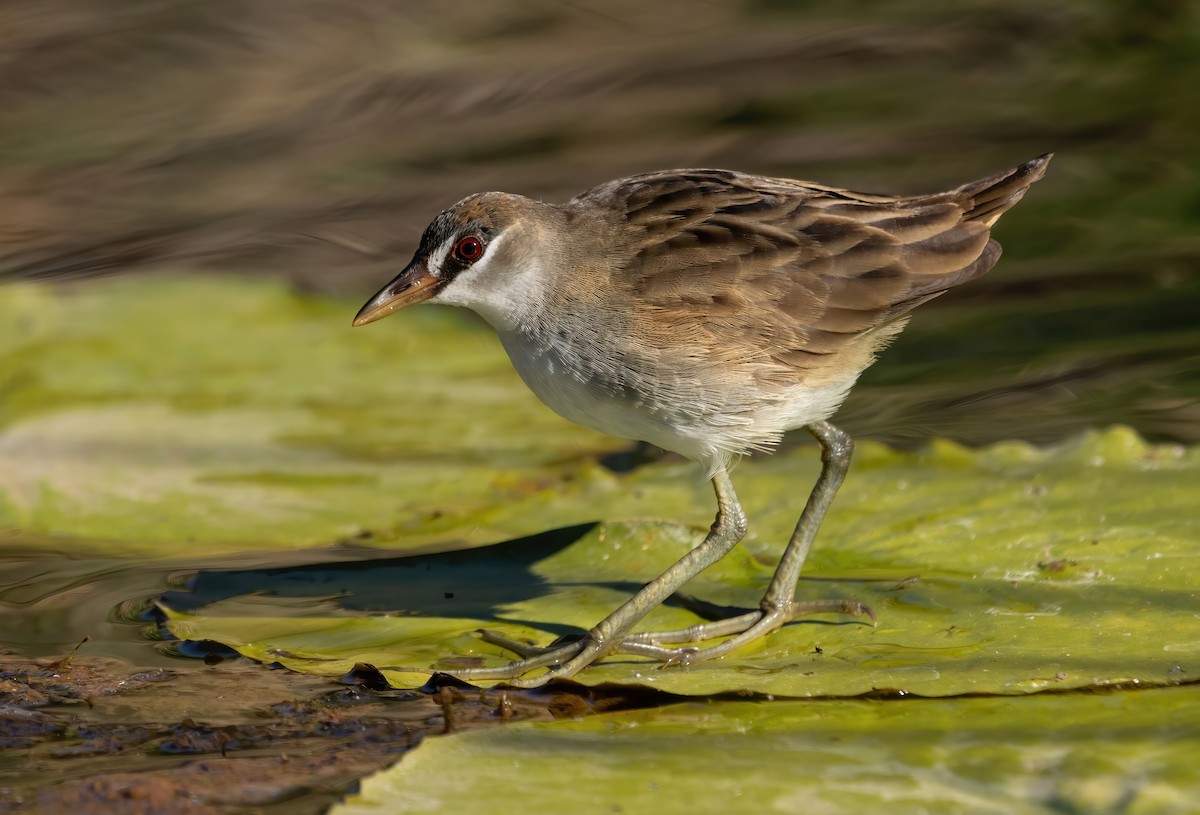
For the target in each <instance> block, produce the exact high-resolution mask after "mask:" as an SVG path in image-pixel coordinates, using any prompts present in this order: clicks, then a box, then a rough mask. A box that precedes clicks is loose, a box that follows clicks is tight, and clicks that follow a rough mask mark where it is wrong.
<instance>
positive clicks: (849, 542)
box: [172, 429, 1200, 696]
mask: <svg viewBox="0 0 1200 815" xmlns="http://www.w3.org/2000/svg"><path fill="white" fill-rule="evenodd" d="M862 452H863V455H862V456H861V457H860V459H861V460H860V462H859V465H858V466H857V467H856V468H855V469H854V470H853V472H852V475H851V476H850V478H849V479H848V480H847V483H846V486H845V487H844V489H843V495H842V496H841V497H840V499H841V500H840V501H839V502H838V503H837V504H836V505H835V509H834V511H833V512H832V513H831V515H830V518H829V520H828V522H827V524H826V526H825V528H824V529H823V530H822V533H821V536H820V537H819V539H818V547H817V548H816V549H815V551H814V557H813V558H812V560H811V563H810V568H809V569H808V571H807V575H808V576H809V578H810V579H806V580H802V581H801V587H800V595H801V596H802V597H811V598H814V599H817V598H843V599H856V600H862V601H865V602H867V603H868V604H869V605H871V606H872V608H874V610H875V611H876V613H877V614H878V616H879V625H878V627H875V628H872V627H871V626H870V625H868V624H865V623H864V622H862V621H861V620H849V619H846V618H839V617H838V616H836V615H823V616H821V617H815V618H811V619H802V620H798V621H796V622H794V623H792V624H790V625H788V626H786V627H785V628H784V629H783V630H781V631H779V632H776V633H775V634H773V635H771V636H770V637H768V638H765V639H763V640H761V641H759V642H757V643H754V644H751V645H749V646H747V647H745V648H742V649H740V650H739V651H737V652H735V653H733V654H731V655H729V656H727V657H725V658H724V659H721V660H716V661H713V662H708V663H699V664H696V665H692V666H688V667H686V668H681V667H678V666H672V667H667V668H662V667H660V666H659V665H658V664H656V663H654V662H651V661H648V660H646V659H643V658H639V657H630V656H614V657H611V658H610V659H608V660H605V661H604V662H603V663H601V664H599V665H597V666H595V667H593V668H590V669H588V670H586V671H585V672H583V674H581V675H580V676H579V677H578V679H579V680H580V681H583V682H585V683H597V682H635V683H640V684H645V685H650V686H653V687H655V688H658V689H661V690H665V691H670V692H674V693H681V694H712V693H719V692H725V691H732V690H748V691H755V692H759V693H767V694H773V695H778V696H852V695H858V694H864V693H868V692H870V691H873V690H880V689H888V690H900V691H904V692H907V693H911V694H919V695H923V696H951V695H958V694H964V693H990V694H1023V693H1030V692H1034V691H1039V690H1046V689H1056V690H1062V689H1068V688H1078V687H1084V686H1104V685H1113V684H1131V683H1132V684H1172V683H1178V682H1183V681H1190V680H1195V679H1200V614H1197V613H1196V609H1197V608H1200V602H1198V600H1200V598H1198V590H1197V586H1196V582H1195V579H1194V576H1195V575H1196V574H1198V573H1200V546H1198V545H1197V543H1198V542H1200V525H1198V524H1197V520H1196V516H1195V513H1194V508H1193V507H1194V499H1195V496H1196V495H1200V456H1198V455H1197V453H1196V451H1194V450H1193V451H1185V450H1183V449H1181V448H1177V447H1167V446H1164V447H1151V446H1148V445H1146V444H1145V443H1143V442H1142V441H1141V440H1140V439H1138V438H1137V437H1136V436H1135V435H1134V434H1132V433H1131V432H1129V431H1127V430H1122V429H1114V430H1111V431H1108V432H1106V433H1096V434H1089V435H1088V436H1086V437H1083V438H1080V439H1076V440H1074V441H1072V442H1070V443H1068V444H1065V445H1061V446H1059V447H1057V448H1054V449H1052V450H1044V451H1043V450H1036V449H1034V448H1031V447H1028V446H1026V445H1019V444H1005V445H998V446H995V447H992V448H989V449H987V450H984V451H981V452H979V453H972V452H970V451H967V450H964V449H962V448H959V447H957V446H954V445H950V444H946V443H937V444H934V445H932V446H931V447H930V448H928V449H927V450H926V451H924V452H922V453H917V454H902V453H896V452H892V451H889V450H886V449H884V448H881V447H878V446H872V445H867V446H865V449H864V450H863V451H862ZM813 458H814V456H813V455H812V453H811V451H810V450H806V449H799V450H794V451H791V452H788V453H785V454H782V455H779V456H776V457H774V458H769V459H761V460H756V461H753V462H744V463H743V466H742V467H741V468H740V469H739V470H738V473H737V479H736V480H737V482H738V483H739V484H740V485H741V487H742V491H743V492H744V493H745V494H746V495H747V496H748V497H750V496H753V502H750V501H748V503H753V506H752V508H751V518H752V519H753V520H757V521H761V523H760V524H759V526H758V529H759V532H758V533H757V535H756V536H755V537H754V538H753V539H752V540H750V541H749V542H748V543H747V545H746V546H745V547H742V548H739V549H737V550H735V551H734V553H732V554H731V555H730V556H729V557H727V558H725V559H724V560H723V561H721V562H720V563H718V564H717V565H716V566H715V567H713V568H712V569H710V570H709V571H708V572H705V573H704V574H703V575H701V576H700V577H699V578H697V579H696V580H694V581H693V582H692V583H691V584H689V586H688V587H687V591H688V592H689V593H690V594H691V595H693V596H695V597H697V598H699V599H701V600H703V601H706V602H708V603H711V604H716V605H719V606H727V607H735V608H752V607H754V606H755V604H756V603H757V601H758V598H759V596H760V595H761V593H762V591H763V589H764V588H765V586H766V583H767V581H768V580H769V578H770V576H771V572H772V570H773V568H774V565H775V561H776V560H777V558H778V555H779V551H780V548H781V547H780V545H779V544H780V539H781V538H782V537H783V535H784V534H785V533H786V531H787V527H788V526H789V525H790V524H791V523H792V522H794V514H795V511H796V508H795V504H798V503H800V495H801V494H802V492H803V486H804V485H805V484H806V482H807V481H808V479H809V478H810V477H811V476H812V475H813V474H814V472H815V467H814V466H813V463H812V459H813ZM688 482H689V478H688V476H687V473H686V472H685V471H684V470H683V468H681V467H679V466H676V465H665V466H657V467H650V468H646V469H645V470H643V471H641V472H639V473H637V474H636V475H633V476H631V477H629V478H627V479H626V485H625V487H626V489H627V490H628V491H629V492H630V493H632V494H635V495H640V496H641V498H640V499H639V500H640V501H642V502H646V504H647V506H651V505H653V506H657V507H659V510H660V512H661V513H662V514H664V515H672V514H687V512H688V508H689V507H688V505H689V503H690V502H689V501H688V500H681V498H682V496H685V495H689V496H690V498H691V500H693V501H694V500H696V499H698V498H699V496H696V495H694V494H692V493H691V492H690V491H689V490H687V489H686V488H683V487H681V485H687V484H688ZM797 485H801V486H799V487H797ZM785 499H790V500H785ZM710 500H711V499H710ZM702 534H703V533H702V530H701V529H699V528H689V527H684V526H680V525H677V524H673V523H665V522H660V521H641V522H609V523H604V524H600V525H597V526H595V527H593V528H591V529H590V530H588V531H586V532H582V531H579V533H578V534H575V535H573V536H567V537H566V539H565V540H559V541H557V542H556V543H555V542H545V541H539V540H537V539H534V540H532V541H529V540H526V541H513V542H509V543H506V544H498V545H496V546H493V547H485V548H481V549H475V550H473V551H471V552H458V553H446V554H439V555H428V556H421V557H415V558H408V559H403V558H402V559H397V560H395V561H390V562H388V563H387V564H386V565H381V564H378V563H373V564H365V565H363V566H362V573H361V576H359V577H357V578H354V579H351V578H349V577H347V576H346V572H345V570H344V568H339V570H338V571H337V573H336V575H337V576H336V578H334V577H331V576H330V574H331V573H329V572H326V571H323V570H321V569H316V570H310V571H308V572H306V573H305V574H298V573H286V574H283V573H277V574H274V575H271V576H267V575H263V574H259V575H258V577H257V578H256V577H255V576H254V575H244V576H243V578H242V581H241V583H239V584H237V589H236V591H233V590H230V591H226V592H225V594H226V595H229V596H227V597H217V596H211V597H208V598H206V600H209V601H211V602H208V603H207V605H206V606H205V607H204V608H202V609H200V612H199V614H198V615H197V616H180V617H177V618H176V619H175V621H174V622H173V623H172V631H173V632H174V633H175V634H176V635H177V636H180V637H187V638H203V639H210V640H217V641H220V642H223V643H226V644H229V645H231V646H233V647H235V648H237V649H238V650H239V651H240V652H241V653H243V654H245V655H247V656H250V657H254V658H256V659H262V660H278V661H280V662H282V663H283V664H284V665H287V666H288V667H292V668H295V669H298V670H305V671H315V672H319V673H329V674H340V673H343V672H345V671H347V670H349V668H350V667H351V666H352V665H353V664H354V663H356V662H370V663H372V664H374V665H376V666H378V667H379V668H381V669H383V670H384V672H385V674H386V675H387V676H388V677H389V679H390V681H392V682H393V683H394V684H396V685H400V686H413V685H420V684H422V683H423V682H424V681H425V679H426V678H427V677H428V675H429V673H430V672H431V671H433V670H437V669H443V670H444V669H452V668H453V667H455V666H462V665H465V664H472V663H480V664H486V665H498V664H502V663H503V662H504V661H506V660H507V659H509V658H511V655H507V654H505V653H504V652H503V651H501V650H500V649H499V648H497V647H495V646H493V645H489V644H487V643H484V642H483V641H482V640H481V639H480V638H479V636H478V635H477V634H475V633H473V632H475V631H476V629H479V628H483V627H486V628H488V629H492V630H496V631H498V632H500V633H502V634H504V635H506V636H509V637H511V638H516V639H519V640H521V639H524V640H531V641H534V642H541V643H548V642H550V641H551V640H553V639H554V638H555V637H556V636H558V635H561V634H568V633H581V632H582V631H584V630H586V628H588V627H589V626H590V625H592V624H594V623H595V622H597V621H598V620H599V619H601V618H602V617H603V616H605V615H606V614H607V613H608V612H610V611H611V610H612V609H614V608H615V607H616V606H618V605H619V604H620V603H621V602H622V601H623V600H624V599H625V598H626V597H627V596H628V595H629V594H630V593H631V592H633V591H635V590H636V589H637V588H638V587H639V586H640V585H641V583H643V582H645V581H647V580H649V579H651V578H652V577H654V576H655V575H656V574H658V573H659V572H660V571H661V570H662V569H663V568H665V567H666V566H667V565H668V564H669V563H670V562H672V561H673V560H675V559H676V558H678V557H679V556H681V555H682V554H683V553H685V552H686V551H687V550H688V549H689V548H690V547H691V546H692V545H694V543H695V542H696V541H697V540H698V538H699V537H700V536H701V535H702ZM559 537H560V538H561V537H562V536H561V535H560V536H559ZM202 579H203V578H202ZM225 579H226V580H229V579H232V578H231V576H228V575H227V576H226V578H225ZM377 584H378V585H382V586H386V587H387V589H386V591H387V597H388V601H387V602H386V603H378V604H377V605H376V606H375V607H374V608H375V609H385V608H386V610H388V611H390V612H392V613H395V614H400V615H403V616H392V617H367V618H364V617H347V616H346V615H345V613H344V612H343V613H339V614H336V615H327V616H326V617H325V619H324V621H323V622H320V621H318V620H314V619H312V618H311V617H309V618H305V619H303V620H288V619H287V618H275V619H270V618H271V616H272V614H271V610H270V607H269V604H270V602H272V601H273V600H272V597H270V596H266V597H264V596H261V595H274V596H275V597H274V601H278V598H279V596H280V595H283V594H289V593H290V594H292V595H295V596H309V597H313V596H318V595H320V594H325V595H326V597H327V599H329V600H332V599H333V598H346V600H347V601H353V602H358V603H362V602H364V601H365V599H366V598H369V597H372V596H373V595H374V594H375V593H377V592H378V589H376V588H373V586H376V585H377ZM231 585H232V584H231ZM334 587H336V589H337V591H336V592H335V593H331V592H330V589H331V588H334ZM239 592H240V594H239ZM247 595H250V596H252V599H253V601H254V605H253V607H252V608H250V609H247V608H246V606H245V604H246V603H247V602H249V601H248V600H247ZM355 598H358V599H357V600H355ZM264 605H265V606H266V607H264ZM356 608H357V609H358V610H363V606H362V605H361V604H360V605H357V606H356ZM414 615H419V616H414ZM264 616H266V617H268V619H265V620H264V619H263V618H264ZM700 621H701V618H700V617H697V616H696V615H695V614H694V613H692V611H690V610H688V608H687V607H685V605H684V604H681V603H678V602H674V603H669V604H667V605H666V606H664V607H662V608H660V609H657V610H656V611H655V612H653V613H652V614H651V616H650V617H649V618H647V620H646V621H645V622H644V624H643V625H642V626H641V628H642V629H643V630H662V629H675V628H681V627H684V626H688V625H692V624H694V623H697V622H700ZM439 636H440V637H441V638H442V639H441V642H440V643H439V642H437V641H436V637H439ZM431 638H434V639H431Z"/></svg>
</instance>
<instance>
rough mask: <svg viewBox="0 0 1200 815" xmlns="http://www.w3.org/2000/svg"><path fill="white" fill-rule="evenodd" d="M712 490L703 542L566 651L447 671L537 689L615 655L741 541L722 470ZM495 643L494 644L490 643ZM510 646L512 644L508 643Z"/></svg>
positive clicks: (742, 522)
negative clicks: (711, 514) (636, 629)
mask: <svg viewBox="0 0 1200 815" xmlns="http://www.w3.org/2000/svg"><path fill="white" fill-rule="evenodd" d="M712 482H713V490H714V491H715V492H716V494H717V517H716V520H714V521H713V524H712V527H711V528H710V529H709V530H708V535H707V536H705V538H704V540H703V541H702V542H701V543H700V544H699V545H698V546H696V547H695V548H694V549H692V550H691V551H690V552H688V553H687V554H686V555H684V556H683V557H681V558H680V559H679V560H677V561H676V562H675V563H674V564H673V565H672V566H671V567H670V568H668V569H667V570H666V571H665V572H663V573H662V574H661V575H659V576H658V577H656V578H654V580H652V581H650V582H649V583H647V584H646V585H645V586H643V587H642V588H641V590H640V591H638V593H637V594H635V595H633V597H631V598H629V600H627V601H626V602H625V604H624V605H622V606H621V607H620V608H618V609H617V610H616V611H614V612H613V613H612V614H610V615H608V616H607V617H605V618H604V619H603V620H601V621H600V622H599V623H598V624H597V625H596V627H595V628H593V629H592V630H591V631H589V632H587V634H585V635H584V636H583V637H582V638H581V639H579V640H578V641H576V642H571V643H568V644H566V645H559V646H554V647H551V648H548V649H546V650H544V651H541V652H537V653H531V649H521V650H518V651H517V653H531V655H530V656H527V657H526V658H524V659H519V660H516V661H515V662H510V663H509V664H508V665H504V666H501V667H499V668H465V669H461V670H454V671H449V672H448V673H451V674H453V675H454V676H457V677H459V678H462V679H467V680H470V679H504V680H507V681H508V683H509V684H510V685H515V686H517V687H523V688H530V687H537V686H538V685H543V684H545V683H546V682H548V681H549V680H551V679H554V678H567V677H571V676H574V675H575V674H577V673H579V671H581V670H583V669H584V668H586V667H587V666H588V665H591V664H592V663H593V662H595V661H596V660H598V659H601V658H602V657H604V656H606V655H608V654H610V653H613V652H614V651H617V650H618V649H619V648H620V647H621V644H622V642H623V639H624V637H625V635H626V634H627V633H628V631H629V629H630V628H632V627H633V626H634V625H636V624H637V623H638V621H639V620H641V619H642V618H643V617H645V616H646V615H647V614H649V613H650V612H651V611H652V610H653V609H655V608H657V607H658V606H659V605H661V604H662V602H663V601H664V600H666V599H667V598H668V597H670V596H671V595H672V594H674V593H675V592H676V591H678V589H679V587H680V586H682V585H683V584H684V583H686V582H687V581H689V580H691V579H692V578H693V577H695V576H696V575H697V574H699V573H700V572H702V571H704V570H705V569H707V568H708V567H709V566H711V565H713V564H714V563H716V562H717V561H718V560H720V559H721V558H723V557H725V555H727V554H728V553H729V550H730V549H732V548H733V547H734V546H736V545H737V544H738V541H740V540H741V539H742V538H743V537H745V535H746V514H745V513H744V512H742V506H741V504H740V503H739V502H738V499H737V495H736V494H735V493H734V491H733V482H731V481H730V480H729V472H728V470H727V469H726V468H725V467H721V469H719V470H717V472H716V474H714V475H713V479H712ZM493 641H495V640H493ZM514 644H515V643H514ZM546 667H549V668H551V669H552V670H550V671H548V672H547V673H544V674H541V675H538V676H534V677H529V678H528V679H522V678H520V677H522V676H523V675H524V674H526V673H528V672H530V671H532V670H535V669H537V668H546Z"/></svg>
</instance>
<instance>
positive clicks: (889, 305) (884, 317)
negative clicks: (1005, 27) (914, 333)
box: [580, 156, 1050, 369]
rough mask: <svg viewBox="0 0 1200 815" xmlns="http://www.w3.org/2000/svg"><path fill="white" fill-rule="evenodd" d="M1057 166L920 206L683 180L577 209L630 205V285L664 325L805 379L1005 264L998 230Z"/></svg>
mask: <svg viewBox="0 0 1200 815" xmlns="http://www.w3.org/2000/svg"><path fill="white" fill-rule="evenodd" d="M1049 158H1050V157H1049V156H1043V157H1041V158H1038V159H1035V160H1033V161H1031V162H1028V163H1026V164H1023V165H1021V166H1020V167H1017V168H1015V169H1012V170H1009V171H1007V172H1004V173H1000V174H998V175H995V176H991V177H989V178H985V179H981V180H979V181H976V182H973V183H970V184H966V185H964V186H962V187H959V188H958V189H955V190H951V191H949V192H945V193H940V194H937V195H929V196H915V197H909V198H894V197H886V196H878V195H865V194H860V193H852V192H849V191H846V190H838V189H835V188H831V187H824V186H820V185H816V184H809V183H805V182H799V181H790V180H785V179H772V178H763V177H759V176H747V175H742V174H740V173H733V172H728V171H723V170H675V171H669V172H662V173H652V174H648V175H644V176H635V177H633V178H629V179H622V180H621V181H620V182H613V183H612V184H609V185H605V186H604V187H601V188H597V189H596V190H593V191H591V192H589V193H585V194H584V195H583V196H581V197H580V200H584V201H586V199H588V198H589V197H591V196H602V197H604V198H605V199H607V200H608V201H612V199H613V198H614V197H615V198H617V200H618V201H622V200H623V202H624V205H625V212H626V213H627V221H628V224H629V226H632V227H635V229H633V230H629V232H631V233H632V234H633V235H634V241H633V244H632V245H631V246H630V253H631V255H632V258H631V260H630V261H629V262H628V263H627V265H626V269H627V270H628V278H627V282H628V285H629V286H630V287H631V288H632V293H633V294H634V295H635V296H636V298H637V301H638V302H639V303H640V304H641V306H642V307H643V308H646V309H650V310H652V311H655V312H659V314H660V316H661V319H659V320H657V321H653V322H654V323H656V324H657V325H660V326H665V327H670V326H674V329H675V330H682V331H688V332H690V333H692V334H696V335H697V336H696V337H695V339H696V340H697V341H699V342H704V341H705V340H706V339H707V340H708V341H711V342H724V343H726V344H727V345H728V346H729V347H728V348H726V349H725V355H726V356H736V355H738V354H740V353H743V351H742V350H740V349H746V348H755V349H758V350H759V351H760V352H761V351H764V350H765V351H767V352H768V353H769V354H770V356H771V357H772V358H773V359H775V360H776V361H777V362H779V363H782V364H784V365H787V366H788V367H790V368H801V369H804V368H809V367H813V366H817V365H820V364H821V360H822V358H825V357H828V356H829V355H832V354H836V353H838V351H839V350H841V349H842V348H843V347H845V346H846V345H847V344H849V343H851V342H852V341H854V340H855V339H857V338H859V337H861V336H862V335H863V334H864V333H866V332H869V331H871V330H872V329H875V328H878V327H879V326H882V325H884V324H885V323H887V322H889V321H891V320H894V319H895V318H897V317H900V316H902V315H904V314H907V313H908V312H909V311H911V310H912V309H913V308H915V307H916V306H918V305H920V304H921V303H923V302H925V301H926V300H929V299H931V298H933V297H936V296H937V295H939V294H941V293H942V292H944V291H946V290H947V289H950V288H952V287H954V286H957V285H959V284H960V283H963V282H965V281H967V280H970V279H972V278H975V277H978V276H980V275H982V274H984V273H985V272H986V271H988V270H989V269H990V268H991V267H992V266H993V265H995V263H996V261H997V259H998V258H999V257H1000V245H999V244H998V243H996V242H995V241H993V240H990V238H989V230H990V227H991V225H992V224H993V223H995V221H996V220H997V219H998V218H999V217H1000V215H1001V214H1003V213H1004V212H1005V211H1006V210H1007V209H1008V208H1009V207H1011V206H1012V205H1013V204H1015V203H1016V202H1017V201H1018V200H1020V198H1021V196H1022V195H1023V194H1024V193H1025V190H1026V189H1028V187H1029V186H1030V185H1031V184H1033V183H1034V182H1035V181H1037V180H1038V179H1039V178H1041V177H1042V175H1043V174H1044V173H1045V169H1046V164H1047V162H1048V161H1049ZM697 315H699V316H700V318H701V319H699V320H697ZM672 316H675V317H676V319H674V320H673V319H672ZM706 326H707V330H706ZM700 335H703V336H700Z"/></svg>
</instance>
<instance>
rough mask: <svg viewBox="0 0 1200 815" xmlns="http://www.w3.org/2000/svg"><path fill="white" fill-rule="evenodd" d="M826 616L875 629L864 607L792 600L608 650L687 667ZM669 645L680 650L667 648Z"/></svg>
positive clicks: (629, 639)
mask: <svg viewBox="0 0 1200 815" xmlns="http://www.w3.org/2000/svg"><path fill="white" fill-rule="evenodd" d="M827 613H834V614H849V615H851V616H852V617H867V618H869V619H870V620H871V625H875V612H874V611H872V610H871V608H870V607H869V606H867V605H866V604H864V603H860V602H857V601H853V600H808V601H804V602H798V601H795V600H793V601H791V602H790V603H787V604H785V605H781V606H779V607H777V608H773V609H757V610H755V611H750V612H747V613H745V614H739V615H738V616H736V617H729V618H728V619H724V620H717V621H714V622H708V623H698V624H697V625H691V626H688V627H687V628H679V629H675V630H673V631H644V632H640V633H637V634H629V635H627V636H625V637H624V638H623V639H622V640H621V642H620V643H619V644H618V645H617V646H616V647H615V648H613V649H612V650H613V653H620V654H636V655H638V656H646V657H651V658H653V659H657V660H660V661H661V662H663V663H665V664H666V665H691V664H694V663H696V662H704V661H706V660H710V659H717V658H719V657H723V656H725V655H726V654H728V653H729V652H730V651H733V650H734V649H736V648H740V647H741V646H743V645H745V644H747V643H749V642H753V641H754V640H757V639H759V638H760V637H765V636H766V635H767V634H770V633H771V632H773V631H777V630H778V629H780V628H782V627H783V626H784V625H785V624H786V623H788V622H791V621H792V620H794V619H796V618H797V617H804V616H807V615H810V614H827ZM722 637H729V639H727V640H725V641H724V642H722V643H720V644H718V645H714V646H712V647H709V648H701V647H699V646H698V643H702V642H707V641H708V640H714V639H720V638H722ZM685 643H686V645H684V644H685ZM672 645H683V647H675V648H673V647H670V646H672Z"/></svg>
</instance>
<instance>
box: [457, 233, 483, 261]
mask: <svg viewBox="0 0 1200 815" xmlns="http://www.w3.org/2000/svg"><path fill="white" fill-rule="evenodd" d="M454 256H455V257H457V258H458V259H459V260H465V261H466V262H467V263H474V262H475V261H477V260H479V258H481V257H482V256H483V241H481V240H479V238H477V237H475V236H474V235H468V236H467V237H465V238H460V239H459V241H458V243H456V244H454Z"/></svg>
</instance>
